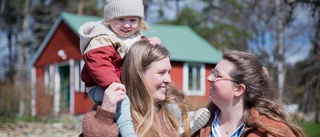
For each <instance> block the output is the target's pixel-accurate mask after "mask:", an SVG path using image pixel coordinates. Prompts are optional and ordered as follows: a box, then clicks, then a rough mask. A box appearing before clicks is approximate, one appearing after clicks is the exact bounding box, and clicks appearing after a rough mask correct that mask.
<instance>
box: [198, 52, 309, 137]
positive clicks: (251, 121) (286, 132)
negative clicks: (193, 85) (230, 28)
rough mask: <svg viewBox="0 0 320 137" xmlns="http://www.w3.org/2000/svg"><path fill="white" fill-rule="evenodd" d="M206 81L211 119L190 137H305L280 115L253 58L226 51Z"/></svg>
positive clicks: (279, 107)
mask: <svg viewBox="0 0 320 137" xmlns="http://www.w3.org/2000/svg"><path fill="white" fill-rule="evenodd" d="M207 80H208V81H209V83H210V94H209V99H210V100H211V102H210V103H209V105H208V109H209V110H210V111H211V117H210V120H209V122H208V123H207V124H206V126H204V127H203V128H202V129H201V130H200V131H198V132H196V133H195V134H194V135H193V136H199V137H240V136H241V137H261V136H262V137H267V136H268V137H269V136H272V137H303V136H305V135H304V133H303V131H302V130H301V129H300V128H299V127H298V126H296V125H295V124H294V123H293V122H292V121H290V120H289V117H288V116H287V115H286V113H285V112H284V109H283V103H282V102H281V100H280V98H279V97H278V94H277V91H276V90H275V88H274V87H273V86H272V83H271V82H270V79H269V76H268V71H267V69H266V68H265V67H264V66H263V65H262V64H261V62H260V61H259V59H258V58H257V57H256V56H255V55H253V54H250V53H245V52H241V51H227V52H226V53H225V54H224V55H223V58H222V60H221V61H220V62H219V63H218V64H217V65H216V67H215V68H214V69H212V71H211V74H210V75H209V76H208V77H207Z"/></svg>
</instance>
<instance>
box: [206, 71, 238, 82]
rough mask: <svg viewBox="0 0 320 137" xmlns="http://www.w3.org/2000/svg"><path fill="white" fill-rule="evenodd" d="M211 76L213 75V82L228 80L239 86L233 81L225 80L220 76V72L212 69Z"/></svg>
mask: <svg viewBox="0 0 320 137" xmlns="http://www.w3.org/2000/svg"><path fill="white" fill-rule="evenodd" d="M210 75H211V80H212V81H213V82H216V81H220V80H227V81H231V82H233V83H236V84H238V83H237V82H235V81H234V80H232V79H229V78H223V77H222V76H220V75H219V74H218V72H217V71H216V70H215V69H211V71H210Z"/></svg>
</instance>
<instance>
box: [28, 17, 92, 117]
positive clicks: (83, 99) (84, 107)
mask: <svg viewBox="0 0 320 137" xmlns="http://www.w3.org/2000/svg"><path fill="white" fill-rule="evenodd" d="M59 50H63V51H64V52H65V54H66V56H67V58H66V59H65V60H64V59H62V58H61V57H60V56H59V55H58V51H59ZM70 59H74V60H81V59H82V56H81V54H80V49H79V37H78V36H77V35H76V34H75V33H74V32H73V31H72V30H71V29H70V28H69V27H68V26H67V25H66V24H65V23H64V22H61V23H60V24H59V26H58V27H57V29H56V31H55V32H54V34H53V35H52V37H51V39H50V40H49V41H48V43H47V46H46V47H45V48H44V49H43V51H42V53H41V55H39V57H38V60H37V61H36V62H35V64H34V67H35V68H36V113H37V115H48V114H52V113H53V104H54V103H53V94H52V95H47V94H46V93H45V90H44V67H45V66H46V65H49V64H56V63H60V62H67V61H68V60H70ZM72 68H73V67H72ZM73 72H74V71H73ZM70 75H71V74H70ZM71 76H74V75H71ZM72 83H73V82H72ZM70 86H74V84H71V85H70ZM72 89H74V88H72ZM70 92H71V94H74V110H73V112H74V113H75V114H79V113H85V112H87V111H89V110H90V109H91V107H92V106H93V104H92V103H91V100H90V99H89V97H88V96H87V93H86V92H77V93H76V92H75V91H70ZM53 93H54V92H53ZM71 104H72V103H71ZM70 108H72V107H70Z"/></svg>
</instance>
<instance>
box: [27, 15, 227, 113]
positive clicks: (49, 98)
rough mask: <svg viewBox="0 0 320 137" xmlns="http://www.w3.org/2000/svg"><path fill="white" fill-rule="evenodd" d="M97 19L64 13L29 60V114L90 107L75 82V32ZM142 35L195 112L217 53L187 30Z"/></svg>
mask: <svg viewBox="0 0 320 137" xmlns="http://www.w3.org/2000/svg"><path fill="white" fill-rule="evenodd" d="M98 20H102V18H99V17H93V16H83V15H77V14H73V13H66V12H63V13H62V14H61V15H60V18H59V19H58V20H57V21H56V22H55V24H54V26H53V27H52V29H51V31H50V32H49V34H48V35H47V37H46V38H45V40H44V41H43V43H42V45H41V46H40V48H39V49H38V51H37V52H36V54H35V55H34V57H33V58H32V60H31V62H30V64H29V66H30V69H31V81H32V114H33V115H59V114H60V113H71V114H82V113H85V112H87V111H89V110H90V108H91V107H92V105H93V103H92V102H91V100H90V99H89V97H88V95H87V93H86V92H85V90H84V84H83V83H82V82H81V80H80V72H81V68H82V65H83V61H82V57H81V54H80V50H79V36H78V28H79V27H80V25H82V24H83V23H84V22H89V21H98ZM150 27H151V28H150V29H149V30H148V31H146V32H143V34H144V35H145V36H147V37H152V36H157V37H159V38H160V39H161V42H162V44H163V45H164V46H166V47H167V48H168V49H169V51H170V54H171V55H170V60H171V63H172V71H171V78H172V80H173V82H174V83H175V84H176V85H177V87H178V88H179V89H180V90H181V91H183V92H184V93H185V95H186V100H187V101H188V103H189V104H190V105H191V106H192V107H193V108H195V109H197V108H199V107H203V106H205V105H206V104H207V103H208V93H209V84H208V82H207V81H206V76H208V75H209V73H210V70H211V69H212V68H213V67H214V65H215V64H216V63H217V62H218V61H219V60H220V59H221V55H222V54H221V52H220V51H218V50H216V49H215V48H214V47H213V46H212V45H210V44H209V43H208V42H207V41H205V40H204V39H203V38H201V37H200V36H199V35H198V34H196V33H195V32H194V31H192V30H191V29H190V28H189V27H188V26H177V25H159V24H154V25H151V26H150Z"/></svg>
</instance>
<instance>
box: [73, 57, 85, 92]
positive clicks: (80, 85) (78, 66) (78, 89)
mask: <svg viewBox="0 0 320 137" xmlns="http://www.w3.org/2000/svg"><path fill="white" fill-rule="evenodd" d="M83 65H84V61H83V60H78V61H75V67H74V72H75V73H74V78H75V80H74V84H75V85H74V87H75V91H76V92H84V91H85V87H84V83H83V82H82V80H81V70H82V67H83Z"/></svg>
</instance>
